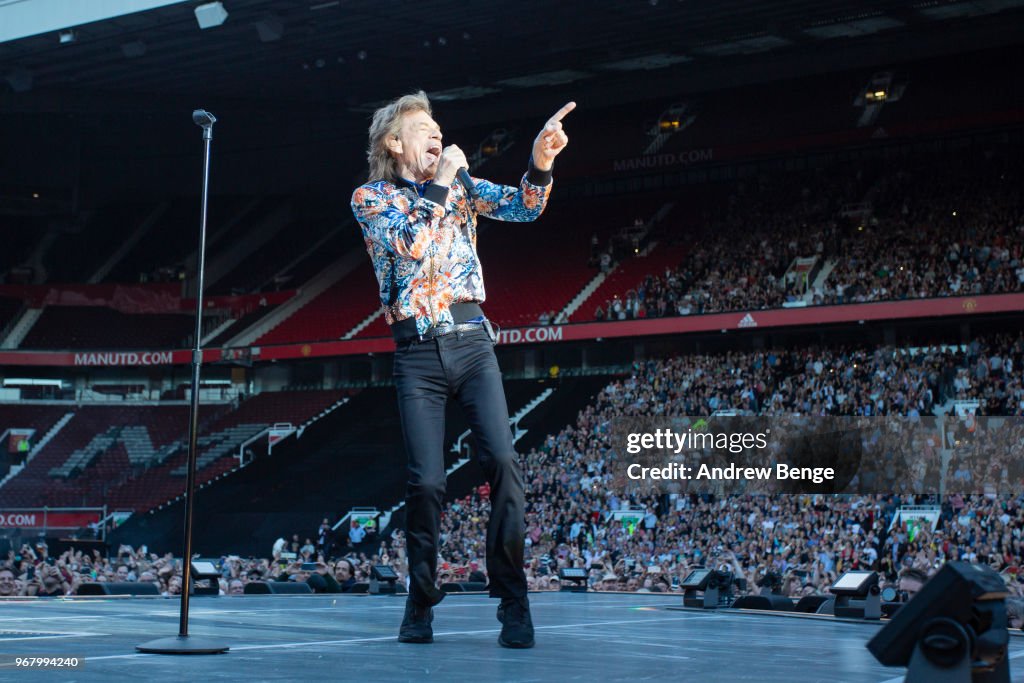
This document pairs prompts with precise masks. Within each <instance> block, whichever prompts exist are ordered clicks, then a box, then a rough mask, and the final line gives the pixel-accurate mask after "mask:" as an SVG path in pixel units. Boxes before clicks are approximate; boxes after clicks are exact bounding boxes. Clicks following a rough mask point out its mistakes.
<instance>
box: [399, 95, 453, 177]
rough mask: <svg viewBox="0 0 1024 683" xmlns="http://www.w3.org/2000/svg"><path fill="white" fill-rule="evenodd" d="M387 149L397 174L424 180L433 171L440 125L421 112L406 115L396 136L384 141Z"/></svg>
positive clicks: (438, 152) (435, 165)
mask: <svg viewBox="0 0 1024 683" xmlns="http://www.w3.org/2000/svg"><path fill="white" fill-rule="evenodd" d="M388 149H389V150H390V151H391V154H392V155H393V156H394V157H395V160H396V161H397V162H398V173H399V175H401V176H402V177H403V178H408V179H409V180H415V181H416V182H418V183H424V182H426V181H428V180H430V179H431V178H433V177H434V174H435V173H436V172H437V162H438V160H440V158H441V127H440V126H439V125H437V122H436V121H434V119H432V118H431V117H430V114H428V113H427V112H425V111H417V112H412V113H409V114H406V115H405V118H404V119H403V120H402V129H401V131H400V132H399V133H398V137H397V138H392V139H391V140H389V141H388Z"/></svg>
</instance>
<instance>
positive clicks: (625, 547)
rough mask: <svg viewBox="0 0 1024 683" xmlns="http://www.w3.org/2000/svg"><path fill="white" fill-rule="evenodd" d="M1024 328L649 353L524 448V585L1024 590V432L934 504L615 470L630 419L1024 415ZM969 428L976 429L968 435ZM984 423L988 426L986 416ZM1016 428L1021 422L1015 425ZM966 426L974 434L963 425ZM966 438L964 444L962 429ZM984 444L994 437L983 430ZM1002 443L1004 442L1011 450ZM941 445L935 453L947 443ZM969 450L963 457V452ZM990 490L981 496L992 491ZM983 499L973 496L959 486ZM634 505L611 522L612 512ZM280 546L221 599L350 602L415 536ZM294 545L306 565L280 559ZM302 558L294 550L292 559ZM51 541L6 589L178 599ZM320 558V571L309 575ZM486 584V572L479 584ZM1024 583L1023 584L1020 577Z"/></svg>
mask: <svg viewBox="0 0 1024 683" xmlns="http://www.w3.org/2000/svg"><path fill="white" fill-rule="evenodd" d="M1021 367H1024V333H1018V334H1016V335H1007V334H1003V335H995V336H992V337H988V338H981V339H976V340H974V341H972V342H970V343H969V344H966V345H958V346H944V347H929V348H916V349H897V348H892V347H880V348H873V349H862V348H845V347H838V348H814V347H811V348H805V349H801V350H764V351H751V352H735V351H733V352H726V353H724V354H717V355H691V356H681V357H674V358H669V359H666V360H650V361H647V362H643V363H641V362H638V363H636V364H634V368H633V373H632V374H631V375H630V376H628V377H623V378H620V379H616V380H615V381H613V382H611V383H610V384H608V385H607V386H606V387H605V388H604V389H603V390H602V391H601V392H600V393H599V394H598V395H597V396H596V397H595V399H594V401H593V402H592V403H591V404H590V405H588V406H587V407H586V408H585V409H583V410H582V411H580V413H579V415H578V416H577V419H576V421H575V423H574V424H571V425H569V426H567V427H565V428H564V429H563V430H562V431H561V432H559V433H557V434H552V435H550V436H548V438H547V439H546V440H545V442H544V443H543V444H542V445H541V446H540V447H539V448H536V449H533V450H531V451H530V452H528V453H525V454H524V455H523V463H524V477H525V480H526V485H527V491H528V501H527V538H526V543H527V562H528V566H527V568H526V570H527V577H528V582H529V585H530V587H531V588H532V589H534V590H557V589H558V588H559V587H560V582H559V581H558V579H557V574H558V570H559V569H560V568H563V567H569V566H579V567H584V568H586V569H587V570H588V572H589V575H590V582H591V585H592V587H593V588H594V589H595V590H628V591H650V592H668V591H674V590H677V589H678V586H679V583H680V581H681V580H682V579H683V578H684V577H685V576H686V574H687V573H688V572H689V571H690V570H691V569H693V568H694V567H697V566H706V565H713V566H724V567H726V568H728V569H731V570H732V571H733V572H734V573H735V574H736V575H737V576H739V577H742V578H745V579H746V585H747V587H748V590H750V591H755V592H756V591H757V590H758V588H757V586H758V585H759V583H763V582H764V580H765V578H766V577H767V576H769V575H774V576H778V577H780V590H781V591H782V592H783V593H784V594H785V595H789V596H791V597H799V596H802V595H807V594H813V593H823V592H825V591H826V590H827V588H828V586H829V585H830V583H831V582H832V581H833V580H834V579H835V578H836V577H838V576H839V575H840V574H841V573H842V572H843V571H845V570H847V569H850V568H863V567H868V568H872V569H876V570H878V571H880V572H882V574H883V575H884V576H885V578H886V581H887V582H889V583H891V584H892V585H894V586H897V587H899V589H900V590H902V591H906V592H907V593H911V592H912V591H913V590H916V588H915V586H916V587H919V584H920V583H921V578H922V576H923V577H927V576H928V575H930V574H931V573H933V572H934V571H935V570H936V569H937V568H938V567H939V566H941V564H942V563H943V562H945V561H949V560H952V559H965V560H969V561H972V562H983V563H987V564H990V565H991V566H993V567H994V568H996V569H997V570H998V571H1000V572H1001V573H1003V575H1004V577H1005V578H1006V579H1007V582H1008V585H1009V586H1010V590H1011V592H1012V593H1013V594H1014V595H1024V590H1022V586H1021V582H1020V581H1019V580H1018V571H1017V568H1018V567H1019V566H1021V564H1022V562H1021V560H1022V557H1024V547H1022V546H1024V539H1022V536H1024V494H1009V493H1005V492H1007V491H1024V486H1022V482H1024V468H1022V466H1021V465H1022V463H1024V450H1022V449H1024V446H1022V444H1024V438H1022V435H1021V434H1020V428H1019V426H1018V427H1015V429H1017V432H1013V435H1014V436H1013V438H1012V439H1009V440H1004V443H1006V444H1008V447H1007V449H1006V452H1005V453H1004V454H1003V455H1002V457H1001V458H1000V457H996V458H990V459H987V460H985V459H979V458H972V457H960V456H959V455H955V456H954V457H953V458H952V459H951V460H950V461H949V462H948V463H947V465H946V468H945V471H944V473H942V476H943V478H944V481H945V485H946V490H947V492H949V491H953V493H952V494H950V495H946V496H943V497H942V498H936V497H935V496H933V495H924V494H920V493H917V492H913V493H895V492H894V493H891V494H886V495H860V496H845V497H836V496H824V495H774V496H750V495H748V496H740V495H730V496H724V497H713V496H706V495H705V496H699V495H675V496H673V495H667V494H661V493H658V492H657V491H651V492H640V491H638V492H633V493H628V494H627V493H624V492H623V490H622V488H621V487H616V486H613V485H612V480H613V476H614V471H615V468H616V463H615V457H616V456H615V454H614V452H613V451H612V449H611V446H612V441H611V432H610V427H609V424H610V421H611V420H612V419H614V418H616V417H623V416H627V417H628V416H655V417H658V416H675V415H709V414H712V413H714V412H715V411H720V410H737V411H744V412H746V413H748V414H756V415H763V416H785V415H794V414H798V415H814V416H897V415H899V416H910V417H914V416H917V417H921V416H928V415H931V414H933V413H934V412H935V410H936V408H937V407H942V408H945V409H947V410H948V409H949V408H950V403H951V401H954V400H970V401H977V402H978V409H977V414H978V415H979V416H984V415H1011V416H1017V417H1021V416H1024V385H1022V381H1021V374H1020V371H1019V369H1020V368H1021ZM967 424H968V423H967V422H963V423H961V425H967ZM971 424H973V423H971ZM1012 424H1016V423H1012ZM957 429H958V430H961V429H963V430H968V431H970V430H972V429H974V428H973V427H966V426H961V427H958V428H957ZM953 436H954V437H955V438H957V439H961V438H965V434H964V433H961V431H956V432H955V433H954V434H953ZM969 440H970V442H971V444H974V446H972V447H976V448H985V447H990V446H992V445H993V444H992V443H990V442H991V440H992V437H991V434H990V433H989V432H986V431H984V430H981V431H978V432H974V431H970V439H969ZM996 445H999V444H996ZM935 447H936V444H928V445H926V446H925V450H926V452H929V451H928V450H927V449H929V448H930V449H933V450H934V449H935ZM959 453H960V450H957V454H959ZM988 481H992V482H993V488H992V489H991V490H989V489H988V488H987V486H986V487H985V488H984V493H980V492H973V491H980V490H981V489H979V486H981V485H982V484H983V483H984V482H988ZM961 490H964V491H969V492H972V493H967V494H965V495H961V494H960V493H959V491H961ZM488 499H489V491H488V490H487V488H486V487H481V488H479V489H477V490H476V491H474V492H473V493H472V494H471V495H469V496H467V497H465V498H461V499H458V500H454V501H451V502H450V503H448V504H447V506H446V508H445V510H444V513H443V517H442V525H441V553H442V559H441V562H440V569H439V580H441V581H460V580H466V579H467V578H469V576H470V575H473V573H474V572H482V571H483V570H484V569H485V562H484V557H485V550H484V539H485V537H486V528H485V524H484V522H483V520H485V519H487V508H488V506H489V500H488ZM924 503H931V504H936V505H940V507H941V521H940V523H939V524H938V526H937V528H936V529H935V530H934V531H933V530H932V529H931V527H930V526H929V525H922V526H920V527H914V526H908V525H906V524H897V525H895V526H892V528H890V524H891V522H892V519H893V516H894V514H895V512H896V510H897V509H898V508H899V507H900V506H902V505H910V504H924ZM627 510H628V511H631V512H628V513H627V514H625V515H618V516H619V517H620V518H621V519H617V518H616V516H613V514H612V513H613V512H621V511H627ZM299 539H300V537H299V535H298V534H295V535H293V536H292V541H291V543H288V542H286V541H285V540H284V539H283V538H282V539H279V540H278V542H277V543H275V544H274V549H273V553H272V557H271V558H268V559H257V558H239V557H235V556H229V557H226V558H223V560H222V571H223V579H222V581H221V591H222V592H223V593H224V594H237V593H238V592H239V587H240V588H241V590H242V591H244V587H245V585H246V584H247V583H249V582H251V581H264V580H268V579H274V578H276V579H279V580H289V581H305V582H307V583H309V584H310V586H311V587H312V588H313V590H315V591H317V592H344V591H347V590H351V589H352V587H353V586H354V585H355V584H356V583H359V582H364V581H366V580H368V577H369V571H370V568H371V566H372V565H373V564H378V563H383V564H389V565H391V566H393V567H394V568H395V569H396V571H398V572H399V575H400V576H401V577H403V579H404V577H405V576H406V570H407V567H406V559H405V544H404V537H403V535H402V533H401V532H397V531H396V532H394V533H392V534H391V535H390V536H389V537H387V538H384V539H382V541H381V543H380V544H379V547H378V549H377V550H376V551H375V552H372V553H371V554H370V555H367V554H366V552H368V551H364V550H363V548H365V547H367V546H369V545H376V544H370V543H361V542H362V541H363V539H361V538H360V539H356V538H352V537H351V535H350V537H349V541H350V542H351V544H352V547H351V548H347V549H345V552H342V553H339V555H344V557H331V556H330V555H329V554H324V553H323V552H322V550H321V551H320V552H318V551H317V548H316V547H315V545H314V544H313V542H312V540H311V539H307V541H306V543H305V544H303V543H301V542H300V540H299ZM286 552H294V553H296V555H295V556H294V560H292V559H283V557H284V553H286ZM289 557H290V556H289ZM47 558H48V551H47V549H46V547H45V546H37V547H32V546H31V545H30V544H25V545H23V546H21V548H20V550H19V551H18V552H14V551H12V552H11V553H10V554H9V556H8V558H7V563H6V565H5V568H6V569H9V571H0V596H3V595H12V594H14V595H62V594H68V593H74V592H75V591H76V590H77V588H78V587H79V586H80V585H81V584H82V583H84V582H88V581H121V580H129V581H130V580H139V581H147V582H152V583H153V584H154V585H155V586H157V588H158V589H159V590H160V592H161V593H163V594H165V595H169V596H173V595H176V594H180V591H181V567H180V561H179V560H175V559H174V557H173V555H171V554H168V555H165V556H159V555H157V554H153V553H149V552H148V551H147V550H146V549H145V548H144V547H143V548H140V549H132V548H130V547H127V546H122V547H121V548H120V549H119V551H118V554H117V555H116V556H114V557H104V556H102V554H101V553H99V552H98V551H96V552H93V553H86V552H82V551H81V550H74V551H70V550H69V551H66V552H64V553H62V554H61V555H60V556H59V557H57V558H54V559H53V561H52V562H51V561H48V560H47ZM303 559H306V560H308V561H310V562H315V563H316V569H315V570H314V571H309V570H303V569H302V562H303ZM476 576H478V577H479V574H477V575H476ZM1022 576H1024V575H1022Z"/></svg>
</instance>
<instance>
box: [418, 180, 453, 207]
mask: <svg viewBox="0 0 1024 683" xmlns="http://www.w3.org/2000/svg"><path fill="white" fill-rule="evenodd" d="M423 198H424V199H428V200H430V201H432V202H434V203H435V204H440V205H441V206H444V205H445V204H446V203H447V202H448V186H447V185H438V184H437V183H430V184H429V185H427V187H426V189H425V190H423Z"/></svg>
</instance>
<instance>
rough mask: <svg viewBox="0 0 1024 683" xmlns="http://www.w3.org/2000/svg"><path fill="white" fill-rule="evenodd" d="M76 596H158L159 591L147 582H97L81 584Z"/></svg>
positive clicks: (154, 585)
mask: <svg viewBox="0 0 1024 683" xmlns="http://www.w3.org/2000/svg"><path fill="white" fill-rule="evenodd" d="M76 595H160V589H158V588H157V587H156V584H152V583H149V582H148V581H97V582H95V583H83V584H82V585H81V586H79V587H78V592H77V593H76Z"/></svg>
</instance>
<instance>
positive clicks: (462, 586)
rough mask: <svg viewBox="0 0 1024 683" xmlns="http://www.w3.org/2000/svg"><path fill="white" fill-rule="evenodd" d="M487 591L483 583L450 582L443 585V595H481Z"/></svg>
mask: <svg viewBox="0 0 1024 683" xmlns="http://www.w3.org/2000/svg"><path fill="white" fill-rule="evenodd" d="M485 590H487V584H486V583H483V582H482V581H449V582H446V583H442V584H441V592H443V593H480V592H482V591H485Z"/></svg>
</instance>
